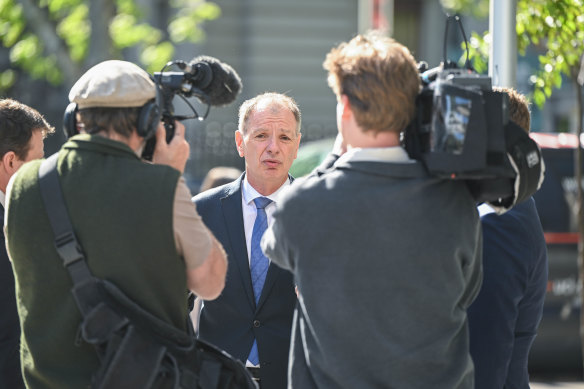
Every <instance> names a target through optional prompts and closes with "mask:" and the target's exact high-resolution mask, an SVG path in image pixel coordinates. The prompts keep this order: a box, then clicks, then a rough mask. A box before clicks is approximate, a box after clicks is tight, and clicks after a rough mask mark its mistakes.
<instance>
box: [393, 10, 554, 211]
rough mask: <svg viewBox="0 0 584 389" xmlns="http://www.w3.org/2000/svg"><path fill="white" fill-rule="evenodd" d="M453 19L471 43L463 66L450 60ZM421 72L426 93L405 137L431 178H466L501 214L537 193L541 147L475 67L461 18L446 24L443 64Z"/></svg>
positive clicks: (541, 168)
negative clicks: (511, 116) (448, 42)
mask: <svg viewBox="0 0 584 389" xmlns="http://www.w3.org/2000/svg"><path fill="white" fill-rule="evenodd" d="M451 20H454V21H456V22H458V25H459V26H460V29H461V31H462V34H463V37H464V41H465V43H466V44H467V50H466V64H465V66H464V68H458V67H457V65H456V63H454V62H451V61H448V60H447V59H446V36H447V34H448V25H449V22H450V21H451ZM418 70H419V71H420V74H421V76H420V77H421V80H422V91H421V92H420V94H419V95H418V97H417V100H416V104H417V107H416V116H415V118H414V120H413V122H412V123H411V124H410V125H409V127H408V128H407V129H406V131H405V132H404V137H403V144H404V147H405V148H406V150H407V151H408V153H409V155H410V157H411V158H414V159H418V160H421V161H422V162H423V163H424V165H425V166H426V169H427V170H428V172H429V173H430V174H431V175H433V176H438V177H442V178H448V179H462V180H465V181H466V182H467V184H468V187H469V189H470V191H471V193H472V194H473V196H474V197H475V199H476V200H477V202H487V203H489V204H491V205H492V206H493V207H494V208H495V209H496V210H497V211H498V212H504V211H506V210H508V209H510V208H511V207H513V206H514V205H515V204H517V203H519V202H521V201H523V200H525V199H527V198H529V196H531V195H532V194H533V193H534V192H535V191H537V189H539V187H540V186H541V183H542V182H543V173H544V170H545V169H544V163H543V160H542V158H541V152H540V150H539V147H538V145H537V144H536V143H535V141H533V140H532V139H531V138H530V137H529V135H528V134H527V132H526V131H525V130H523V129H522V128H520V127H519V126H517V125H516V124H515V123H513V122H511V121H510V120H509V112H508V106H509V98H508V95H507V93H505V92H500V91H495V90H493V88H492V83H491V78H490V77H488V76H484V75H480V74H477V73H476V72H474V70H473V69H472V67H471V65H470V61H469V57H468V42H467V41H466V36H465V35H464V30H463V28H462V24H461V22H460V19H459V17H458V16H449V17H448V19H447V21H446V31H445V37H444V62H443V63H442V64H441V65H440V66H439V67H436V68H433V69H428V66H427V64H426V63H423V62H422V63H420V64H419V65H418Z"/></svg>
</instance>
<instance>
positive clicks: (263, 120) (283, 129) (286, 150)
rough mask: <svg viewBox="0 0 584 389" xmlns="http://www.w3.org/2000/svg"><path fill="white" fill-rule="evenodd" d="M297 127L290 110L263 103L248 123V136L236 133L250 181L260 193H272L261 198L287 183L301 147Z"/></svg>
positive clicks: (238, 147)
mask: <svg viewBox="0 0 584 389" xmlns="http://www.w3.org/2000/svg"><path fill="white" fill-rule="evenodd" d="M296 124H297V123H296V119H295V118H294V115H293V114H292V112H290V111H289V110H288V109H287V108H285V107H283V106H280V105H278V104H274V103H271V102H266V103H263V104H262V103H261V102H260V104H258V106H257V107H256V108H255V110H254V111H253V112H252V113H251V114H250V116H249V117H248V119H247V125H246V126H245V133H241V132H240V131H239V130H238V131H236V132H235V142H236V144H237V151H238V152H239V156H240V157H244V158H245V171H246V176H247V179H248V181H249V183H250V184H251V186H253V187H254V188H255V189H256V190H257V191H258V192H260V193H262V189H261V188H268V189H267V192H270V193H262V194H264V195H268V194H271V193H273V191H275V190H277V189H278V188H279V187H280V185H282V184H283V183H284V181H285V180H286V179H287V177H288V170H290V166H291V165H292V162H294V159H296V155H297V153H298V146H299V144H300V134H297V133H296ZM263 192H266V190H264V191H263Z"/></svg>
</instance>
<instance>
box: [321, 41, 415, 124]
mask: <svg viewBox="0 0 584 389" xmlns="http://www.w3.org/2000/svg"><path fill="white" fill-rule="evenodd" d="M323 67H324V68H325V69H326V70H327V71H328V84H329V86H330V87H331V89H332V90H333V92H334V93H335V95H336V96H337V99H338V100H340V97H341V96H342V95H346V96H347V97H348V98H349V101H350V103H351V108H352V110H353V112H354V114H355V119H356V121H357V124H358V125H359V126H360V127H361V128H362V129H363V130H365V131H369V130H373V131H376V132H377V131H379V132H382V131H389V132H401V131H402V130H403V129H404V128H405V127H406V126H407V125H408V124H409V123H410V122H411V120H412V119H413V117H414V113H415V99H416V96H417V95H418V93H419V91H420V77H419V74H418V69H417V65H416V62H415V60H414V57H413V56H412V55H411V54H410V51H409V50H408V49H407V47H405V46H403V45H402V44H400V43H398V42H397V41H395V40H393V39H392V38H389V37H385V36H382V35H380V34H379V33H378V32H370V33H368V34H366V35H357V36H356V37H355V38H353V39H352V40H350V41H349V42H343V43H341V44H340V45H339V46H337V47H335V48H333V49H332V50H331V51H330V52H329V53H328V55H327V56H326V59H325V61H324V63H323Z"/></svg>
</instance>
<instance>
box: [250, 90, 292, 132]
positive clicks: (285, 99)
mask: <svg viewBox="0 0 584 389" xmlns="http://www.w3.org/2000/svg"><path fill="white" fill-rule="evenodd" d="M264 100H269V101H271V102H272V103H274V104H277V105H281V106H282V107H284V108H286V109H288V110H289V111H290V112H292V114H293V115H294V118H295V119H296V133H297V134H299V133H300V127H301V122H302V115H301V114H300V108H298V104H296V101H295V100H294V99H293V98H292V97H290V96H286V95H284V94H282V93H276V92H266V93H262V94H261V95H257V96H256V97H254V98H251V99H249V100H246V101H244V102H243V103H242V104H241V106H240V107H239V125H238V129H239V131H241V133H242V134H245V125H246V124H247V119H249V116H250V115H251V114H252V112H253V111H254V110H255V109H256V107H257V105H258V104H259V103H260V102H261V101H264Z"/></svg>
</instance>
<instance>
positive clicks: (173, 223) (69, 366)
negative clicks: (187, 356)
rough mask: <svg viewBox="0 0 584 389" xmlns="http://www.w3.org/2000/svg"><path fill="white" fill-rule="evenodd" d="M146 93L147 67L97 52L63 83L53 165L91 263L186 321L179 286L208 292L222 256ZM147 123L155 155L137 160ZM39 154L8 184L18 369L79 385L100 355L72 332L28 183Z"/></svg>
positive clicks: (162, 312)
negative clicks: (69, 109)
mask: <svg viewBox="0 0 584 389" xmlns="http://www.w3.org/2000/svg"><path fill="white" fill-rule="evenodd" d="M155 94H156V89H155V85H154V83H153V82H152V81H151V80H150V77H149V75H148V73H146V72H145V71H144V70H142V69H140V68H139V67H138V66H136V65H134V64H131V63H129V62H124V61H105V62H102V63H100V64H98V65H96V66H94V67H93V68H91V69H90V70H89V71H87V72H86V73H85V74H84V75H83V76H82V77H81V78H80V79H79V80H78V81H77V83H76V84H75V85H74V86H73V88H72V89H71V91H70V93H69V99H70V101H71V102H73V103H76V104H77V108H78V113H77V116H76V123H77V125H76V128H77V129H78V130H80V132H81V134H79V135H76V136H73V137H72V138H71V139H69V140H68V142H66V143H65V144H64V145H63V147H62V148H61V150H60V151H59V158H58V164H57V171H58V174H59V181H60V183H61V186H62V188H63V197H64V199H65V203H66V206H67V209H68V211H69V215H70V218H71V223H72V225H73V228H74V230H75V234H76V236H77V238H78V240H79V242H80V244H81V246H82V250H83V251H84V253H85V257H86V259H87V263H88V266H89V268H90V270H91V272H92V273H93V274H94V275H95V276H96V277H98V278H103V279H107V280H108V281H110V282H112V283H114V284H116V285H117V287H119V288H120V289H121V290H122V291H123V292H124V293H125V294H126V295H127V296H128V297H130V298H131V299H132V300H133V301H134V302H136V303H137V304H139V305H140V306H141V307H142V308H144V309H146V310H147V311H148V312H149V313H151V314H152V315H154V316H156V317H158V318H159V319H162V320H164V321H165V322H167V323H169V324H171V325H173V326H174V327H176V328H178V329H180V330H184V331H185V332H186V331H187V320H186V319H187V303H186V290H187V288H189V289H191V290H192V291H193V292H194V293H196V294H197V295H198V296H201V297H202V298H205V299H213V298H216V297H217V296H218V295H219V294H220V293H221V290H222V289H223V285H224V281H225V272H226V266H227V265H226V258H225V254H224V252H223V249H222V247H221V245H220V244H219V243H217V241H216V240H215V238H214V237H213V235H212V234H211V232H210V231H209V230H208V229H207V228H206V227H205V225H204V224H203V222H202V220H201V218H200V217H199V215H198V214H197V212H196V209H195V207H194V206H193V204H192V203H191V201H190V197H191V196H190V192H189V190H188V188H187V186H186V185H185V182H184V179H183V178H182V177H181V173H182V171H183V169H184V166H185V163H186V160H187V158H188V154H189V146H188V143H187V142H186V141H185V138H184V131H185V128H184V126H183V125H182V124H180V123H178V122H176V123H175V125H176V132H175V135H174V138H173V139H172V141H171V142H170V143H169V144H167V143H166V141H165V129H164V126H163V125H162V124H161V123H160V121H159V118H158V116H157V115H154V116H152V115H150V114H149V112H148V110H149V109H152V108H155V107H154V106H153V105H152V104H153V99H154V98H155ZM154 132H155V133H156V134H155V136H156V149H155V154H154V158H153V161H154V163H153V164H150V163H145V162H143V161H142V160H141V159H140V154H141V150H142V149H143V147H144V144H145V141H146V138H148V137H149V136H150V135H153V134H154ZM40 162H41V161H35V162H30V163H28V164H26V165H24V166H23V167H22V168H21V169H20V170H19V171H18V174H16V175H15V176H14V178H13V179H12V181H11V183H10V185H9V189H8V195H7V197H8V204H7V220H6V237H7V247H8V252H9V255H10V259H11V260H12V264H13V268H14V272H15V278H16V292H17V300H18V311H19V316H20V320H21V323H22V331H23V332H22V351H21V358H22V365H23V370H24V378H25V382H26V385H27V387H29V388H46V387H55V388H68V387H69V388H81V387H88V386H89V385H90V382H91V377H92V374H93V373H95V371H96V370H97V369H98V367H99V365H100V362H99V360H98V357H97V355H96V352H95V349H94V348H93V346H92V345H89V344H87V343H85V342H83V341H81V340H80V338H79V334H78V329H79V325H80V323H81V321H82V318H81V315H80V313H79V310H78V308H77V305H76V304H75V301H74V299H73V295H72V293H71V286H72V280H71V278H70V276H69V274H68V273H67V270H66V269H65V268H64V267H63V262H62V260H61V259H60V258H59V256H58V255H57V252H56V250H55V244H54V237H53V233H52V230H51V227H50V224H49V221H48V218H47V214H46V211H45V207H44V205H43V201H42V199H41V197H40V193H39V179H38V170H39V165H40Z"/></svg>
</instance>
